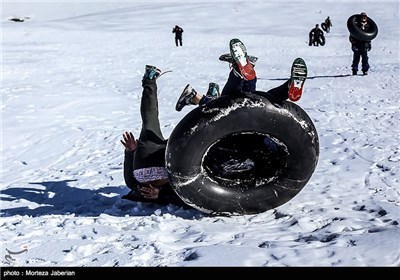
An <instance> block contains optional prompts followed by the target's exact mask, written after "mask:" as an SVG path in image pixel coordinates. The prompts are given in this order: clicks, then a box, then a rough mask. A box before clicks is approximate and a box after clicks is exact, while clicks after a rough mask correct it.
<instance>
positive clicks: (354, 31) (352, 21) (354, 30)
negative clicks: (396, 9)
mask: <svg viewBox="0 0 400 280" xmlns="http://www.w3.org/2000/svg"><path fill="white" fill-rule="evenodd" d="M358 21H360V15H352V16H351V17H349V18H348V20H347V29H348V30H349V32H350V34H351V36H353V37H354V38H356V39H357V40H360V41H366V42H369V41H372V40H373V39H375V37H376V36H377V35H378V26H377V25H376V23H375V22H374V21H373V20H372V19H371V18H369V17H368V20H367V23H368V24H369V30H368V31H364V30H362V29H360V28H359V27H358V26H357V24H356V22H358Z"/></svg>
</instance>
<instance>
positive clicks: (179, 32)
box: [172, 25, 183, 47]
mask: <svg viewBox="0 0 400 280" xmlns="http://www.w3.org/2000/svg"><path fill="white" fill-rule="evenodd" d="M172 33H175V44H176V46H177V47H178V43H179V45H180V46H182V33H183V29H182V28H181V27H179V26H178V25H175V27H174V28H173V29H172Z"/></svg>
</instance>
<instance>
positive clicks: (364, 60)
mask: <svg viewBox="0 0 400 280" xmlns="http://www.w3.org/2000/svg"><path fill="white" fill-rule="evenodd" d="M360 58H361V71H363V72H366V71H368V69H369V64H368V51H367V50H363V51H359V50H353V62H352V64H351V69H352V70H356V71H358V64H359V63H360Z"/></svg>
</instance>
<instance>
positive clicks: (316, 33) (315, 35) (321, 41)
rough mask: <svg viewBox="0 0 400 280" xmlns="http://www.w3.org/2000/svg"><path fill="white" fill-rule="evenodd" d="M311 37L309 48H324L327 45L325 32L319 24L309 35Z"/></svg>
mask: <svg viewBox="0 0 400 280" xmlns="http://www.w3.org/2000/svg"><path fill="white" fill-rule="evenodd" d="M308 36H309V42H308V45H309V46H317V47H318V46H319V45H321V46H323V45H325V37H324V31H322V30H321V29H320V28H319V24H316V25H315V27H314V28H313V29H311V31H310V33H309V34H308Z"/></svg>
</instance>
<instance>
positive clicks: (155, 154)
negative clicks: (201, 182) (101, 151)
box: [121, 65, 189, 208]
mask: <svg viewBox="0 0 400 280" xmlns="http://www.w3.org/2000/svg"><path fill="white" fill-rule="evenodd" d="M160 75H161V70H160V69H158V68H157V67H155V66H151V65H146V68H145V74H144V76H143V79H142V87H143V92H142V98H141V103H140V114H141V117H142V130H141V132H140V136H139V139H135V137H134V135H133V134H132V132H128V131H126V132H125V133H124V134H123V135H122V137H123V140H121V143H122V145H123V146H124V147H125V152H124V179H125V184H126V186H127V187H128V188H129V189H130V192H129V193H128V194H127V195H124V196H123V197H122V198H123V199H128V200H132V201H142V202H153V203H158V204H163V205H166V204H170V203H171V204H175V205H178V206H183V207H185V208H186V207H189V206H188V205H187V204H185V203H184V202H183V201H182V200H181V199H180V198H179V196H178V195H177V194H176V193H175V191H174V190H173V189H172V186H171V184H170V182H169V180H168V173H167V169H166V168H165V149H166V145H167V140H166V139H164V137H163V135H162V132H161V128H160V121H159V119H158V115H159V112H158V97H157V83H156V79H157V78H158V77H159V76H160Z"/></svg>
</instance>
